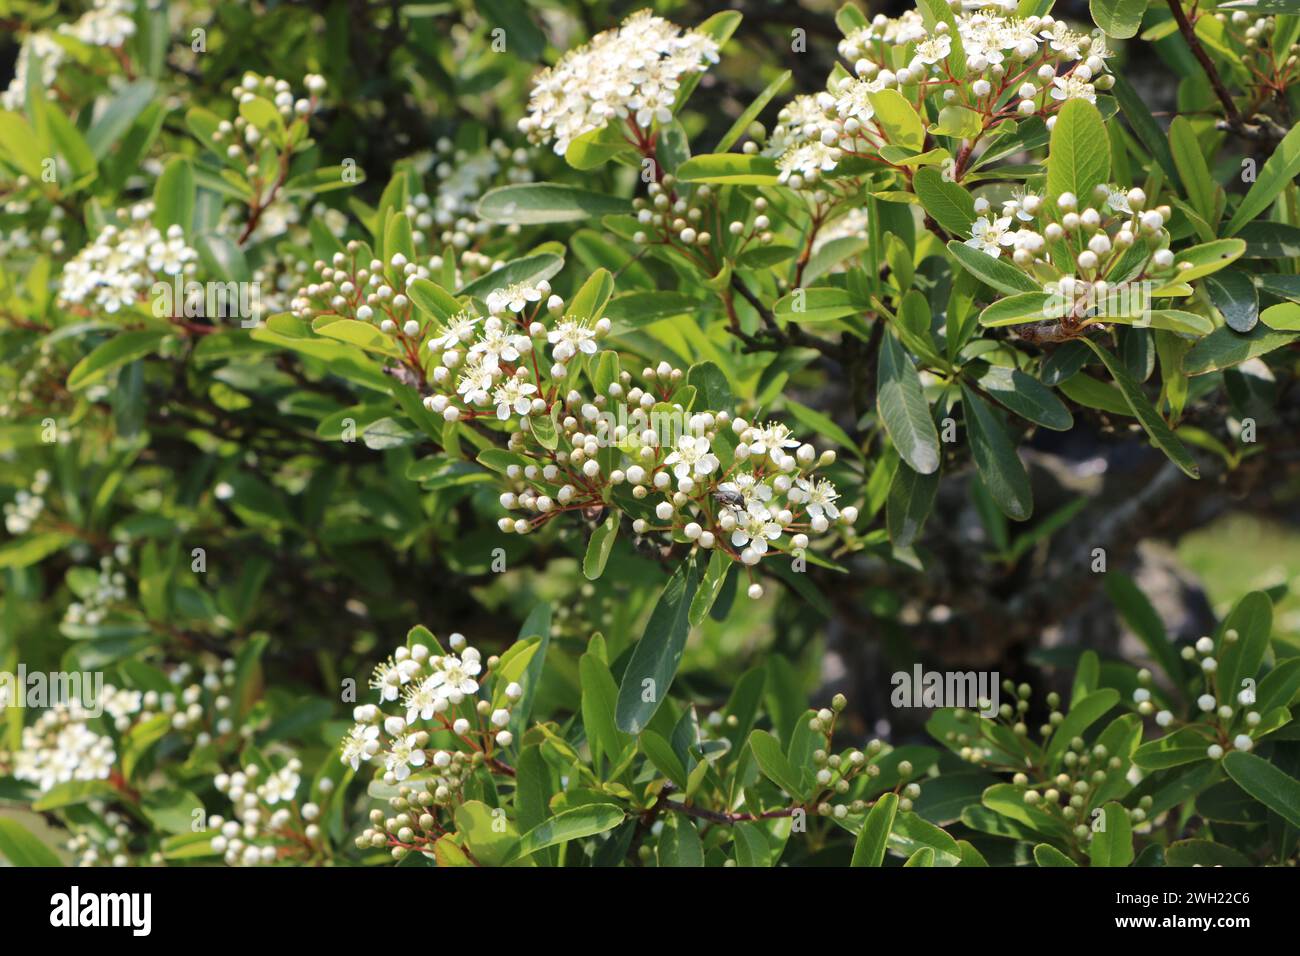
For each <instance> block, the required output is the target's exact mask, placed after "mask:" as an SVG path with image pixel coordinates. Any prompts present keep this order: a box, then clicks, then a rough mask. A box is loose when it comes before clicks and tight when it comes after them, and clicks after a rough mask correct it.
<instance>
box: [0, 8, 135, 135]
mask: <svg viewBox="0 0 1300 956" xmlns="http://www.w3.org/2000/svg"><path fill="white" fill-rule="evenodd" d="M134 11H135V4H134V3H133V2H132V0H95V3H94V6H93V7H92V8H91V9H90V10H88V11H87V12H86V13H85V14H84V15H82V17H81V19H79V20H76V21H75V22H73V23H64V24H62V25H60V26H59V28H58V33H59V34H60V36H64V37H68V38H70V39H72V40H76V41H77V42H79V43H85V44H88V45H90V46H107V47H120V46H122V44H124V43H125V42H126V41H127V40H128V39H130V37H132V36H133V35H134V34H135V20H134V19H133V18H132V13H134ZM32 57H37V58H38V59H39V60H40V61H41V85H42V86H44V87H45V95H46V96H47V97H49V98H50V99H53V98H54V96H55V91H54V89H53V88H52V87H53V84H54V81H55V80H56V79H57V78H58V75H59V67H60V66H62V65H63V62H64V61H65V60H66V59H67V57H68V51H67V49H66V47H64V45H63V44H62V43H60V42H59V40H57V39H55V37H54V34H53V33H51V32H50V31H49V30H41V31H38V32H36V33H33V34H31V35H30V36H28V37H27V39H26V40H24V41H23V45H22V47H21V48H20V49H19V51H18V61H17V62H16V63H15V64H14V77H13V79H12V80H11V81H10V83H9V88H8V89H7V90H5V91H4V92H3V93H0V107H3V108H4V109H7V110H21V109H22V108H23V103H24V101H25V99H26V97H27V71H28V66H29V63H30V60H31V58H32Z"/></svg>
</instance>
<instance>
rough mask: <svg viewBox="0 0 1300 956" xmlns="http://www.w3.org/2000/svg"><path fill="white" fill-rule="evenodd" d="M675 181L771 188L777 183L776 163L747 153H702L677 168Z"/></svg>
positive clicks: (765, 157)
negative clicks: (676, 179)
mask: <svg viewBox="0 0 1300 956" xmlns="http://www.w3.org/2000/svg"><path fill="white" fill-rule="evenodd" d="M677 178H678V179H680V180H681V181H682V182H687V183H709V184H712V185H729V186H772V185H775V184H776V182H777V169H776V160H775V159H773V158H771V157H770V156H759V155H757V154H755V155H752V156H751V155H749V154H747V153H705V154H704V155H702V156H692V157H691V158H690V159H688V160H686V162H684V163H682V164H681V165H680V166H678V167H677Z"/></svg>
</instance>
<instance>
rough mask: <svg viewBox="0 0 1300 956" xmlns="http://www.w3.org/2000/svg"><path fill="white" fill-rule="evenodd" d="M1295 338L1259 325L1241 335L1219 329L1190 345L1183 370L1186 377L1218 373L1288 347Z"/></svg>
mask: <svg viewBox="0 0 1300 956" xmlns="http://www.w3.org/2000/svg"><path fill="white" fill-rule="evenodd" d="M1265 311H1267V310H1265ZM1296 338H1297V336H1295V335H1294V334H1291V333H1289V332H1275V331H1273V330H1272V329H1270V328H1269V327H1268V326H1267V325H1264V324H1263V323H1260V324H1259V325H1256V326H1255V327H1254V328H1253V329H1251V330H1250V331H1249V332H1247V333H1246V334H1244V335H1243V334H1242V333H1240V332H1234V331H1233V330H1232V329H1230V328H1228V327H1227V326H1222V327H1220V328H1217V329H1215V330H1214V331H1213V332H1211V333H1210V334H1209V335H1207V336H1206V337H1205V338H1203V339H1201V341H1199V342H1197V343H1196V344H1195V345H1193V346H1192V350H1191V351H1190V352H1188V353H1187V355H1186V357H1185V358H1184V359H1183V369H1184V371H1186V372H1187V374H1188V375H1205V374H1206V373H1208V372H1220V371H1222V370H1223V369H1225V368H1231V367H1232V366H1234V365H1240V364H1241V363H1242V362H1246V361H1249V360H1250V359H1253V358H1258V357H1259V356H1261V355H1265V354H1267V353H1269V352H1272V351H1273V350H1274V349H1280V348H1282V347H1283V346H1284V345H1290V344H1291V343H1292V342H1294V341H1296Z"/></svg>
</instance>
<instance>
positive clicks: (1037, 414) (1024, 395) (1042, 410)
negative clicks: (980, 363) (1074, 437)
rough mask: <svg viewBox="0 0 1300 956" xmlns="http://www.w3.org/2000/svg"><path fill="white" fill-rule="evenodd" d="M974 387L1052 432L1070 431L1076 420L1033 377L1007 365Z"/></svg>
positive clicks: (992, 368) (996, 367) (984, 376)
mask: <svg viewBox="0 0 1300 956" xmlns="http://www.w3.org/2000/svg"><path fill="white" fill-rule="evenodd" d="M975 384H976V385H978V386H979V387H980V388H982V389H983V390H984V391H985V392H987V393H988V394H989V396H990V397H991V398H993V399H995V400H996V401H997V402H998V403H999V404H1001V405H1004V406H1005V407H1007V408H1009V409H1011V411H1013V412H1015V413H1016V414H1017V415H1019V416H1020V417H1021V418H1026V419H1028V420H1029V421H1031V422H1034V423H1035V424H1038V425H1042V426H1043V427H1044V428H1050V429H1052V430H1053V431H1058V432H1063V431H1069V430H1070V429H1071V428H1073V427H1074V416H1072V415H1071V414H1070V410H1069V409H1068V408H1066V407H1065V403H1064V402H1062V401H1061V400H1060V399H1059V398H1057V397H1056V395H1055V394H1054V393H1053V392H1052V390H1051V389H1050V388H1048V387H1047V386H1046V385H1044V384H1043V383H1042V382H1040V381H1039V380H1038V379H1036V378H1034V377H1033V376H1032V375H1027V374H1026V373H1024V372H1022V371H1020V369H1017V368H1008V367H1007V366H1005V365H990V366H989V367H988V368H987V369H986V370H985V371H984V372H983V373H982V374H981V375H980V376H979V377H978V378H976V379H975Z"/></svg>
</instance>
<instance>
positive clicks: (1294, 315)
mask: <svg viewBox="0 0 1300 956" xmlns="http://www.w3.org/2000/svg"><path fill="white" fill-rule="evenodd" d="M1259 320H1260V321H1261V322H1263V323H1264V324H1265V325H1267V326H1268V327H1269V328H1270V329H1272V330H1273V331H1275V332H1300V305H1297V304H1296V303H1294V302H1281V303H1279V304H1277V305H1271V306H1269V307H1268V308H1267V309H1265V310H1264V311H1263V312H1261V313H1260V316H1259Z"/></svg>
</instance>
